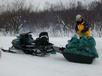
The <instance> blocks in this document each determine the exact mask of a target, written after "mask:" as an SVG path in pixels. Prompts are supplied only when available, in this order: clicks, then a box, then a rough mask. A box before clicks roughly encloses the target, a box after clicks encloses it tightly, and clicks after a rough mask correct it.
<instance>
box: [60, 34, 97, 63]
mask: <svg viewBox="0 0 102 76" xmlns="http://www.w3.org/2000/svg"><path fill="white" fill-rule="evenodd" d="M95 45H96V42H95V40H94V38H93V37H90V38H86V37H85V36H84V35H83V36H82V37H81V38H80V39H78V38H77V36H76V35H75V36H73V37H72V38H71V40H69V41H68V44H67V45H66V47H65V48H63V47H62V48H60V49H59V50H60V52H61V53H62V54H63V56H64V57H65V59H67V60H68V61H70V62H77V63H85V64H91V63H92V62H93V61H94V59H95V58H97V57H98V53H97V51H96V48H95Z"/></svg>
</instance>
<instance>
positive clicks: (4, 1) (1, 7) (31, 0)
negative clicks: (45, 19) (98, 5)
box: [0, 0, 99, 12]
mask: <svg viewBox="0 0 102 76" xmlns="http://www.w3.org/2000/svg"><path fill="white" fill-rule="evenodd" d="M77 1H81V2H82V4H83V5H87V4H89V3H90V2H92V1H99V0H0V12H2V11H6V10H12V9H16V6H14V5H13V4H16V3H17V2H18V4H19V3H20V2H23V3H24V8H29V7H30V6H32V10H35V9H36V8H38V9H39V10H43V9H45V8H49V7H50V6H49V5H50V4H54V5H56V4H58V3H60V2H62V4H63V5H64V6H65V7H66V6H67V7H69V4H70V3H75V4H76V3H77Z"/></svg>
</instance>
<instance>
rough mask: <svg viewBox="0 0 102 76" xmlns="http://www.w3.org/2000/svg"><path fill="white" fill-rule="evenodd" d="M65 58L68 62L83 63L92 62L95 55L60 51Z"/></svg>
mask: <svg viewBox="0 0 102 76" xmlns="http://www.w3.org/2000/svg"><path fill="white" fill-rule="evenodd" d="M62 54H63V56H64V57H65V59H67V60H68V61H70V62H76V63H84V64H92V62H93V60H94V59H95V57H89V56H83V55H77V54H71V53H64V52H63V53H62Z"/></svg>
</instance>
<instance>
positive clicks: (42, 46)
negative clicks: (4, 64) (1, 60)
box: [9, 32, 56, 56]
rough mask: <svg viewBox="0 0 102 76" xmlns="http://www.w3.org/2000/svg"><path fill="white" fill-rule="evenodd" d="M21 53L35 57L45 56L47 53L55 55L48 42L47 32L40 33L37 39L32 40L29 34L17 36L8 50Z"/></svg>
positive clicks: (51, 45)
mask: <svg viewBox="0 0 102 76" xmlns="http://www.w3.org/2000/svg"><path fill="white" fill-rule="evenodd" d="M12 49H17V50H21V51H23V52H24V53H25V54H31V55H35V56H45V55H47V54H49V53H54V54H55V53H56V52H55V51H54V49H53V44H52V43H50V42H49V36H48V33H47V32H41V33H40V34H39V37H38V38H36V40H34V39H33V38H32V35H31V32H28V33H23V34H20V35H19V36H17V38H16V39H14V40H13V41H12V47H11V48H9V50H10V51H11V50H12Z"/></svg>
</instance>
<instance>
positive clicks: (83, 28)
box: [75, 14, 91, 38]
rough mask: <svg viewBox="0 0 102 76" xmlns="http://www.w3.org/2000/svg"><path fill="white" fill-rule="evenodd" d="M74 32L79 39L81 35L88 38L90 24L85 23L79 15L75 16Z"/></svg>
mask: <svg viewBox="0 0 102 76" xmlns="http://www.w3.org/2000/svg"><path fill="white" fill-rule="evenodd" d="M75 31H76V33H77V34H78V36H79V38H81V36H82V35H85V36H86V37H87V38H89V37H90V35H91V33H90V32H91V31H90V24H89V23H88V22H87V21H85V20H84V18H83V17H82V15H80V14H78V15H76V27H75Z"/></svg>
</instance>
